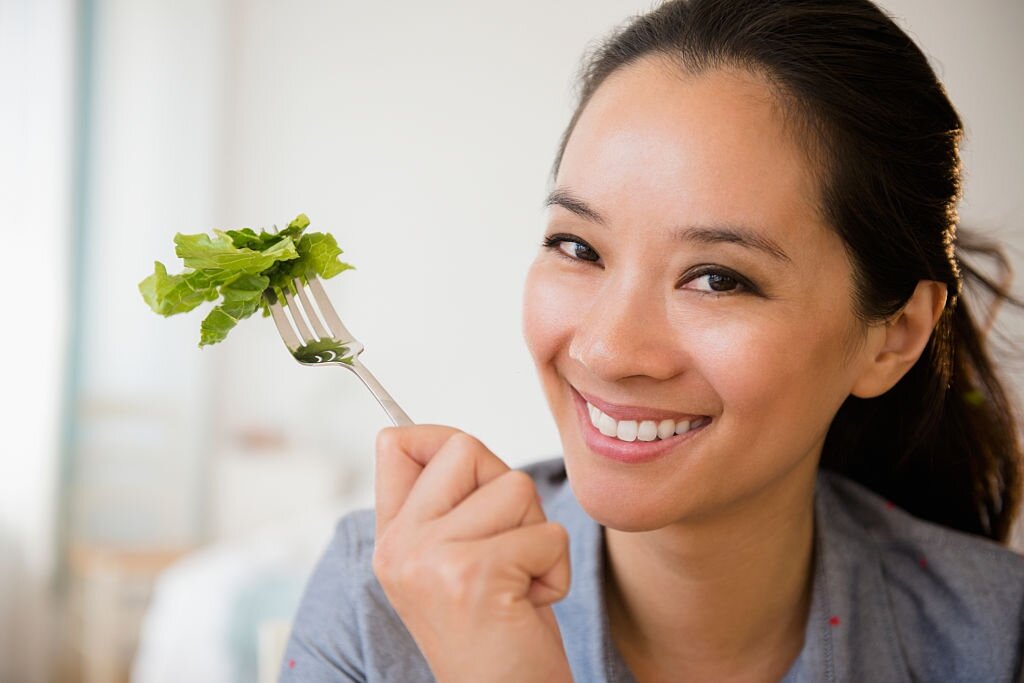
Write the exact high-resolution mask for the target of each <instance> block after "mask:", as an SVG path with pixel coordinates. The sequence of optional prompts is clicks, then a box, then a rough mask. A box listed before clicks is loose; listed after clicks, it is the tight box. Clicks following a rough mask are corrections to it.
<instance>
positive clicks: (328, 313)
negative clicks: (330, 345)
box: [309, 275, 355, 342]
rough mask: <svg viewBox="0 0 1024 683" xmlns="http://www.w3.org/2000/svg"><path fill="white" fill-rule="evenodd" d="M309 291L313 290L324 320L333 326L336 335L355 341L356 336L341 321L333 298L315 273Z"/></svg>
mask: <svg viewBox="0 0 1024 683" xmlns="http://www.w3.org/2000/svg"><path fill="white" fill-rule="evenodd" d="M309 291H311V292H313V298H314V299H316V305H317V306H319V307H320V312H321V313H323V316H324V320H326V321H327V326H328V327H330V328H331V332H332V333H333V334H334V337H335V338H336V339H339V340H341V341H346V342H350V341H355V337H353V336H352V333H351V332H349V331H348V328H347V327H345V325H344V324H343V323H342V322H341V318H339V317H338V312H337V311H335V310H334V305H333V304H331V300H330V299H329V298H328V297H327V292H325V291H324V286H323V285H322V284H321V283H320V278H318V277H316V276H315V275H314V276H313V277H311V278H309Z"/></svg>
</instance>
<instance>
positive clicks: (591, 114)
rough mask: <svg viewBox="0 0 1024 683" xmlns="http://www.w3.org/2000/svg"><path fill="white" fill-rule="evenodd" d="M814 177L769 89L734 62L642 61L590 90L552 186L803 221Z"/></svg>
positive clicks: (695, 215)
mask: <svg viewBox="0 0 1024 683" xmlns="http://www.w3.org/2000/svg"><path fill="white" fill-rule="evenodd" d="M816 177H817V175H816V173H815V172H814V169H813V168H812V167H811V163H810V161H809V158H808V156H807V155H806V154H805V153H804V151H803V148H802V147H801V146H800V145H798V144H797V142H796V140H795V138H794V136H793V127H792V126H790V125H787V118H786V115H785V113H784V112H783V109H782V107H781V106H780V105H779V101H778V98H777V97H776V95H775V94H774V93H773V91H772V89H771V88H770V87H769V86H768V85H767V84H766V83H765V82H764V80H763V79H761V78H760V77H758V76H756V75H754V74H751V73H749V72H746V71H741V70H737V69H715V70H709V71H705V72H703V73H701V74H697V75H692V74H687V73H686V72H683V71H682V70H679V69H677V68H671V67H667V66H665V64H664V62H663V60H651V59H645V60H641V61H640V62H637V63H636V64H633V65H630V66H629V67H625V68H623V69H621V70H620V71H619V72H616V73H615V74H613V75H612V76H610V77H609V78H608V80H607V81H605V83H603V84H602V85H601V86H600V87H599V88H598V90H597V91H596V92H595V93H594V95H593V97H592V98H591V100H590V102H589V103H588V104H587V106H586V108H585V109H584V111H583V112H582V114H581V116H580V118H579V121H578V122H577V124H576V126H575V128H574V129H573V132H572V134H571V136H570V138H569V141H568V143H567V145H566V150H565V154H564V156H563V158H562V163H561V165H560V167H559V173H558V179H557V181H556V183H557V185H558V186H560V187H562V186H568V187H572V188H573V190H574V191H575V192H577V193H579V194H581V195H584V196H585V197H586V198H587V199H588V201H590V202H592V203H599V204H608V205H609V206H602V207H600V208H602V209H603V210H604V211H606V212H609V213H611V214H613V213H614V211H615V210H616V209H621V210H623V211H625V210H631V209H636V208H646V210H651V211H659V210H660V211H668V212H673V213H678V214H680V215H678V216H677V219H680V220H681V219H701V221H700V222H709V221H710V222H749V221H751V220H753V219H758V220H759V221H760V222H763V221H764V220H765V219H768V218H771V219H774V220H783V221H785V220H790V221H792V220H794V219H800V220H801V221H803V220H807V219H808V217H815V218H816V215H817V209H816V207H817V206H818V195H819V191H818V187H817V184H816V182H815V178H816Z"/></svg>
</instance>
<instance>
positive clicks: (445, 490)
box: [401, 432, 509, 522]
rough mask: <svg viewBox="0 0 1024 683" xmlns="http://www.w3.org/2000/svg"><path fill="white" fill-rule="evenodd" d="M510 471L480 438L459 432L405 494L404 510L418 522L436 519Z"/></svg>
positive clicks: (446, 442)
mask: <svg viewBox="0 0 1024 683" xmlns="http://www.w3.org/2000/svg"><path fill="white" fill-rule="evenodd" d="M508 471H509V468H508V465H506V464H505V463H504V462H502V461H501V459H500V458H499V457H498V456H496V455H494V453H492V452H491V451H490V450H488V449H487V447H486V446H484V445H483V444H482V443H480V441H478V440H477V439H475V438H473V437H472V436H470V435H468V434H466V433H464V432H456V433H455V434H452V436H451V437H450V438H449V439H448V440H447V441H445V442H444V443H443V444H442V445H441V447H440V448H439V449H438V450H437V452H436V453H435V454H434V455H433V456H432V457H431V459H430V462H428V463H427V464H426V466H425V467H424V468H423V472H422V473H421V474H420V476H419V478H418V479H417V480H416V481H415V483H414V484H413V486H412V489H411V490H410V491H409V493H408V496H407V497H406V500H405V503H404V504H403V506H402V511H401V514H402V515H409V516H410V518H411V519H415V520H417V521H419V522H425V521H429V520H432V519H437V518H438V517H441V516H443V515H445V514H447V513H448V512H450V511H451V510H452V509H454V508H455V506H457V505H458V504H459V503H461V502H462V501H463V500H465V499H466V497H467V496H469V495H470V494H471V493H473V492H474V491H476V490H477V489H479V488H480V487H481V486H484V485H486V484H487V483H488V482H490V481H493V480H494V479H496V478H498V477H500V476H501V475H503V474H505V473H506V472H508Z"/></svg>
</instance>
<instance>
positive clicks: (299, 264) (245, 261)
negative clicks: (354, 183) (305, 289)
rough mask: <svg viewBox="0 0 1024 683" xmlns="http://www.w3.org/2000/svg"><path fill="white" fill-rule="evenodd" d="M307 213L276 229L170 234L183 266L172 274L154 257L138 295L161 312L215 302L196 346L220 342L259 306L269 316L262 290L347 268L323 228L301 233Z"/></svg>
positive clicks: (278, 290) (290, 285)
mask: <svg viewBox="0 0 1024 683" xmlns="http://www.w3.org/2000/svg"><path fill="white" fill-rule="evenodd" d="M309 224H310V222H309V218H308V217H307V216H306V214H299V215H298V216H297V217H296V218H295V219H294V220H293V221H292V222H291V223H289V224H288V226H287V227H286V228H284V229H283V230H280V231H274V232H268V231H266V230H260V232H256V231H255V230H253V229H252V228H240V229H237V230H213V235H212V236H211V235H208V234H205V233H199V234H194V235H184V234H181V233H178V234H177V235H175V237H174V244H175V252H176V253H177V255H178V257H180V258H181V259H182V262H183V264H184V266H185V270H184V271H183V272H182V273H179V274H176V275H172V274H169V273H168V272H167V268H166V266H164V264H162V263H160V262H159V261H157V262H155V263H154V266H153V273H152V274H151V275H149V276H148V277H147V278H146V279H144V280H143V281H142V282H140V283H139V292H140V293H141V294H142V298H143V300H144V301H145V302H146V303H147V304H148V305H149V307H150V308H151V309H152V310H153V311H154V312H156V313H158V314H160V315H163V316H170V315H176V314H178V313H186V312H188V311H191V310H193V309H195V308H196V307H198V306H199V305H201V304H203V303H205V302H207V301H217V300H218V299H220V303H219V304H218V305H216V306H214V308H213V309H212V310H210V312H209V313H208V314H207V315H206V317H205V318H204V319H203V321H202V324H201V325H200V339H199V345H200V346H207V345H209V344H216V343H218V342H220V341H223V340H224V339H225V338H226V337H227V335H228V333H229V332H230V331H231V330H232V329H233V328H234V327H235V325H237V324H238V322H239V321H240V320H244V319H245V318H248V317H249V316H251V315H253V314H254V313H255V312H256V311H258V310H262V311H263V314H264V315H268V313H269V310H268V308H267V303H266V299H265V297H264V293H265V292H267V291H268V290H269V291H272V292H275V293H276V294H277V295H280V294H281V293H282V290H285V289H287V290H291V291H292V292H294V291H295V287H294V284H293V281H294V280H296V279H297V280H299V281H300V282H302V283H305V282H306V281H307V280H308V279H309V278H311V277H313V276H314V275H316V276H319V277H321V278H324V279H327V278H331V277H334V276H335V275H338V274H339V273H342V272H344V271H346V270H349V269H351V268H352V266H351V265H349V264H347V263H343V262H342V261H341V260H340V259H339V256H340V255H341V254H342V253H343V252H342V250H341V248H340V247H339V246H338V243H337V241H336V240H335V239H334V237H333V236H332V235H330V234H327V233H320V232H311V233H305V230H306V228H307V227H309Z"/></svg>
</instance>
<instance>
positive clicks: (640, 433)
mask: <svg viewBox="0 0 1024 683" xmlns="http://www.w3.org/2000/svg"><path fill="white" fill-rule="evenodd" d="M671 421H672V420H669V422H671ZM636 438H637V439H638V440H640V441H654V440H655V439H657V438H658V423H657V422H654V421H653V420H644V421H643V422H641V423H640V429H638V430H637V432H636Z"/></svg>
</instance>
